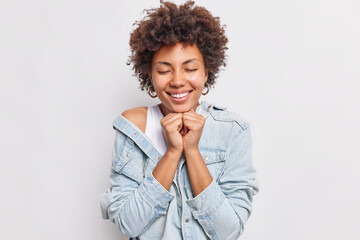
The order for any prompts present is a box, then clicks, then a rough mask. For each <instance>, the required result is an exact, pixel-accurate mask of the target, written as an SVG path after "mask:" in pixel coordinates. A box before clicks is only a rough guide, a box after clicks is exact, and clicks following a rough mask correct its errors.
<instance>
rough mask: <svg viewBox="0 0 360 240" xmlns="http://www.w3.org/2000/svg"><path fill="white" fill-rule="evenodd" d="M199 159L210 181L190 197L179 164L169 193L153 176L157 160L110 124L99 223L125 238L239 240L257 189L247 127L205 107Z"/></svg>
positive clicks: (136, 135)
mask: <svg viewBox="0 0 360 240" xmlns="http://www.w3.org/2000/svg"><path fill="white" fill-rule="evenodd" d="M196 112H197V113H199V114H201V115H203V116H204V117H205V118H206V122H205V125H204V129H203V133H202V136H201V139H200V142H199V150H200V153H201V155H202V157H203V159H204V161H205V163H206V165H207V167H208V169H209V172H210V174H211V176H212V178H213V181H212V182H211V184H210V185H209V186H208V187H207V188H206V189H204V190H203V191H202V192H201V193H200V194H198V195H197V196H196V197H194V196H193V194H192V190H191V184H190V180H189V176H188V174H187V166H186V161H185V159H184V157H183V156H182V157H181V159H180V162H179V164H178V168H177V171H176V174H175V177H174V180H173V184H172V186H171V188H170V190H169V191H167V190H166V189H165V188H164V187H163V186H162V185H161V184H160V183H159V182H158V181H157V180H156V179H155V178H154V176H153V175H152V171H153V169H154V168H155V166H156V164H157V163H158V161H159V160H160V159H161V157H162V156H161V154H160V153H159V152H158V151H157V150H156V149H155V148H154V147H153V145H152V144H151V142H150V140H149V139H148V138H147V136H145V134H144V133H143V132H141V131H140V130H139V129H138V128H137V127H136V126H135V125H134V124H132V123H131V122H129V121H128V120H127V119H126V118H124V117H123V116H121V115H120V116H119V117H118V118H117V119H115V120H114V122H113V127H114V129H115V130H116V138H115V144H114V149H113V160H112V168H111V174H110V185H111V186H110V188H109V189H108V190H106V191H105V192H104V193H103V195H102V196H101V210H102V214H103V218H104V219H111V220H112V221H113V222H114V223H115V224H116V226H117V227H118V228H119V229H120V230H121V231H122V232H123V233H124V234H126V235H127V236H129V237H133V238H135V237H139V239H141V240H147V239H151V240H154V239H174V240H176V239H238V237H239V236H240V234H241V233H242V232H243V231H244V224H245V222H246V221H247V219H248V218H249V216H250V214H251V211H252V206H251V202H252V200H253V196H254V195H255V194H257V192H258V190H259V188H258V181H257V180H256V171H255V169H254V167H253V166H252V161H251V134H250V128H249V124H248V123H247V122H246V121H244V120H243V119H242V118H240V117H238V116H236V115H235V114H234V113H231V112H229V111H225V109H223V108H219V107H216V106H214V105H209V104H208V103H206V102H205V101H203V102H201V104H200V105H199V106H198V107H197V109H196Z"/></svg>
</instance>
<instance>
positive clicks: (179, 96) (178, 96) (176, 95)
mask: <svg viewBox="0 0 360 240" xmlns="http://www.w3.org/2000/svg"><path fill="white" fill-rule="evenodd" d="M188 94H189V92H186V93H179V94H170V95H171V96H172V97H173V98H182V97H185V96H186V95H188Z"/></svg>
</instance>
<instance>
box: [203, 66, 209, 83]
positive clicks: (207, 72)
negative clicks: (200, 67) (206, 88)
mask: <svg viewBox="0 0 360 240" xmlns="http://www.w3.org/2000/svg"><path fill="white" fill-rule="evenodd" d="M208 76H209V70H207V69H206V70H205V78H204V79H205V81H204V82H206V81H207V79H208Z"/></svg>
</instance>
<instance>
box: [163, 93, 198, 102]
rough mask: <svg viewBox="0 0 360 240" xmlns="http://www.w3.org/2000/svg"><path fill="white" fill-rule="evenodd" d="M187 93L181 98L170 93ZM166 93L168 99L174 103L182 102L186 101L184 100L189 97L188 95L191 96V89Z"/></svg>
mask: <svg viewBox="0 0 360 240" xmlns="http://www.w3.org/2000/svg"><path fill="white" fill-rule="evenodd" d="M187 92H188V93H189V94H188V95H186V96H184V97H182V98H174V97H172V96H171V94H181V93H187ZM166 93H167V95H168V96H169V98H170V100H171V101H172V102H174V103H183V102H186V100H188V99H189V97H190V96H191V93H192V90H190V91H171V92H166Z"/></svg>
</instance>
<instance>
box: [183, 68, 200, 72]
mask: <svg viewBox="0 0 360 240" xmlns="http://www.w3.org/2000/svg"><path fill="white" fill-rule="evenodd" d="M196 70H197V68H192V69H185V71H186V72H195V71H196Z"/></svg>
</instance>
